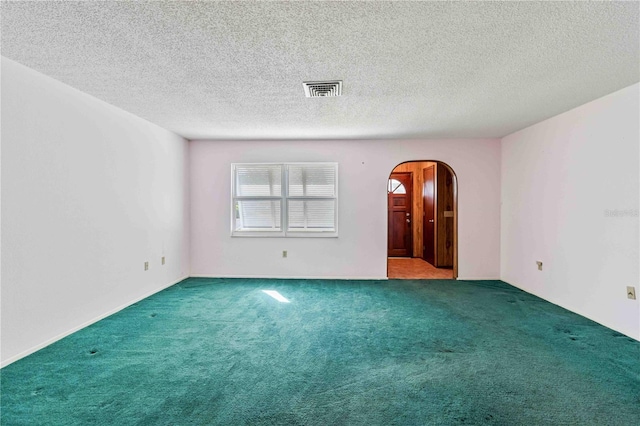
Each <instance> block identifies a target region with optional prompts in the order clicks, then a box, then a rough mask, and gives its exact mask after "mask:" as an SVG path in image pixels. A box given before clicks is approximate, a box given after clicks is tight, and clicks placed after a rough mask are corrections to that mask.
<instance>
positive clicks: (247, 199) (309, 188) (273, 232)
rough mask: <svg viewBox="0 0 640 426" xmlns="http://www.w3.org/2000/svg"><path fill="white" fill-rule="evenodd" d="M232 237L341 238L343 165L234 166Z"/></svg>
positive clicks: (284, 164) (283, 164)
mask: <svg viewBox="0 0 640 426" xmlns="http://www.w3.org/2000/svg"><path fill="white" fill-rule="evenodd" d="M232 174H233V191H232V198H233V199H232V209H233V210H232V213H233V214H232V235H234V236H264V235H270V236H329V237H334V236H337V232H338V224H337V221H338V165H337V163H282V164H233V165H232Z"/></svg>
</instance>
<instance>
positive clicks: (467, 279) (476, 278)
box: [457, 277, 500, 281]
mask: <svg viewBox="0 0 640 426" xmlns="http://www.w3.org/2000/svg"><path fill="white" fill-rule="evenodd" d="M457 280H458V281H500V278H499V277H495V278H492V277H458V278H457Z"/></svg>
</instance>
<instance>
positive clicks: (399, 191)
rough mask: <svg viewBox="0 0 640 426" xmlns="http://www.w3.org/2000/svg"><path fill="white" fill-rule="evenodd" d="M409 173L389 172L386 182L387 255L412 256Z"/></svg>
mask: <svg viewBox="0 0 640 426" xmlns="http://www.w3.org/2000/svg"><path fill="white" fill-rule="evenodd" d="M412 182H413V175H412V174H411V173H391V176H390V177H389V182H388V184H387V196H388V199H387V205H388V218H389V224H388V228H389V229H388V231H387V232H388V240H387V254H388V256H389V257H400V256H402V257H411V256H413V240H412V232H411V222H412V218H411V188H412Z"/></svg>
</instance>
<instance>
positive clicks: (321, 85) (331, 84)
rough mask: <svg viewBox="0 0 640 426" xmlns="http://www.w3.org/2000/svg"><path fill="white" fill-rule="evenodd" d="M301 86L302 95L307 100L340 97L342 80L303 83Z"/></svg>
mask: <svg viewBox="0 0 640 426" xmlns="http://www.w3.org/2000/svg"><path fill="white" fill-rule="evenodd" d="M302 86H304V94H305V95H306V96H307V98H319V97H321V96H340V95H342V80H332V81H305V82H304V83H302Z"/></svg>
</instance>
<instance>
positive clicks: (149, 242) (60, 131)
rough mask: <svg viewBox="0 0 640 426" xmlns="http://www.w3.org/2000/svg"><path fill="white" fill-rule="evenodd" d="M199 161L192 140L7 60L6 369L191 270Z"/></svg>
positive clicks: (4, 186)
mask: <svg viewBox="0 0 640 426" xmlns="http://www.w3.org/2000/svg"><path fill="white" fill-rule="evenodd" d="M187 167H188V142H187V141H185V140H184V139H182V138H181V137H179V136H176V135H175V134H173V133H170V132H168V131H166V130H163V129H161V128H160V127H157V126H155V125H152V124H151V123H149V122H147V121H145V120H142V119H140V118H137V117H135V116H133V115H131V114H129V113H126V112H124V111H122V110H120V109H118V108H115V107H113V106H111V105H108V104H106V103H104V102H102V101H99V100H97V99H95V98H93V97H91V96H89V95H87V94H84V93H82V92H80V91H77V90H75V89H73V88H70V87H69V86H66V85H64V84H62V83H60V82H58V81H56V80H53V79H51V78H49V77H46V76H44V75H42V74H40V73H38V72H36V71H34V70H32V69H29V68H27V67H24V66H22V65H20V64H18V63H16V62H13V61H11V60H8V59H5V58H3V59H2V276H1V278H2V317H1V319H2V364H3V365H6V364H7V363H9V362H12V361H14V360H15V359H17V358H20V357H22V356H24V355H27V354H28V353H30V352H33V351H34V350H37V349H39V348H41V347H43V346H45V345H46V344H48V343H51V342H52V341H55V340H57V339H58V338H60V337H63V336H64V335H66V334H69V333H70V332H73V331H75V330H77V329H79V328H81V327H82V326H84V325H87V324H88V323H91V322H93V321H95V320H97V319H100V318H102V317H104V316H106V315H108V314H109V313H112V312H114V311H116V310H118V309H120V308H122V307H124V306H127V305H129V304H130V303H132V302H135V301H137V300H139V299H141V298H143V297H144V296H147V295H149V294H151V293H155V292H157V291H159V290H161V289H162V288H164V287H167V286H168V285H170V284H172V283H175V282H176V281H179V280H180V279H181V278H183V277H185V276H187V275H188V274H189V253H188V249H189V243H188V237H189V235H188V229H189V223H188V220H189V215H188V202H189V200H188V187H187V186H186V185H187V179H186V173H187ZM163 255H164V256H165V257H166V264H165V265H164V266H162V265H161V257H162V256H163ZM145 261H148V262H149V264H150V268H149V270H148V271H146V272H145V271H144V262H145Z"/></svg>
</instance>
